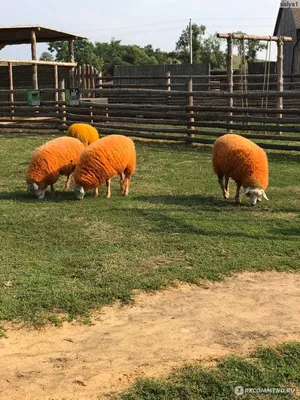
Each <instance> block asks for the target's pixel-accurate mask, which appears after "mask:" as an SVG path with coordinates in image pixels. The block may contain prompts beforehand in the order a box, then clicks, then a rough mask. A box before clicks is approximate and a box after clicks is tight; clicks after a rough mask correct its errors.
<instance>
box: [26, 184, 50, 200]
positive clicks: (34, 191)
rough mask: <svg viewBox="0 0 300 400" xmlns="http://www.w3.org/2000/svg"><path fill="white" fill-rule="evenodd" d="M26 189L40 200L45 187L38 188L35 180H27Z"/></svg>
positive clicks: (43, 194) (43, 195)
mask: <svg viewBox="0 0 300 400" xmlns="http://www.w3.org/2000/svg"><path fill="white" fill-rule="evenodd" d="M27 191H28V192H30V193H32V194H33V195H34V196H35V197H37V198H38V199H39V200H41V199H43V198H44V197H45V192H46V189H42V188H39V187H38V184H37V183H35V182H29V183H27Z"/></svg>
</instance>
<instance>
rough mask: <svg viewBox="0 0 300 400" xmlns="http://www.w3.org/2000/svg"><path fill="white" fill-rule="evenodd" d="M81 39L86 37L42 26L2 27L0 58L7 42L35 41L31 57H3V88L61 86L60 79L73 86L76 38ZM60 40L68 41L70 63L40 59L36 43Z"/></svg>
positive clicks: (0, 80)
mask: <svg viewBox="0 0 300 400" xmlns="http://www.w3.org/2000/svg"><path fill="white" fill-rule="evenodd" d="M77 39H86V38H85V37H83V36H79V35H75V34H71V33H67V32H63V31H58V30H55V29H51V28H46V27H44V26H40V25H31V26H8V27H0V57H1V49H3V48H4V47H5V46H7V45H17V44H31V60H7V59H1V58H0V89H9V90H14V89H20V88H27V89H38V88H39V87H41V86H42V87H52V88H58V87H59V80H60V78H62V80H63V81H66V85H67V86H69V87H70V86H73V84H74V68H75V66H76V63H75V62H74V40H77ZM56 41H67V42H68V47H69V62H55V61H38V60H37V52H36V44H37V43H43V42H56ZM11 100H12V101H13V95H12V99H11Z"/></svg>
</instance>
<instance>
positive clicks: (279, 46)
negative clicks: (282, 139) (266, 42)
mask: <svg viewBox="0 0 300 400" xmlns="http://www.w3.org/2000/svg"><path fill="white" fill-rule="evenodd" d="M277 90H278V91H279V92H282V91H283V40H282V38H281V37H279V40H278V42H277ZM277 108H279V109H282V108H283V98H282V97H278V98H277ZM278 118H282V114H279V115H278ZM278 126H280V124H278ZM277 133H278V134H279V135H282V132H280V131H279V132H277Z"/></svg>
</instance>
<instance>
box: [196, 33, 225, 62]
mask: <svg viewBox="0 0 300 400" xmlns="http://www.w3.org/2000/svg"><path fill="white" fill-rule="evenodd" d="M201 62H202V63H204V64H210V66H211V68H212V69H221V68H223V67H225V65H226V54H225V53H224V51H222V50H221V41H220V39H219V38H218V37H217V35H216V34H214V35H209V36H208V37H207V38H205V39H204V40H203V43H202V46H201Z"/></svg>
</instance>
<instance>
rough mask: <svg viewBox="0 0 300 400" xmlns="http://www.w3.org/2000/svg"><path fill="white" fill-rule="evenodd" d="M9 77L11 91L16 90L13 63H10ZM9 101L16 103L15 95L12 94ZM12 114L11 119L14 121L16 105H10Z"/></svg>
mask: <svg viewBox="0 0 300 400" xmlns="http://www.w3.org/2000/svg"><path fill="white" fill-rule="evenodd" d="M8 76H9V90H14V80H13V65H12V63H11V62H9V63H8ZM9 101H10V102H11V103H14V94H13V93H10V94H9ZM10 113H11V119H14V117H13V114H14V105H13V104H11V105H10Z"/></svg>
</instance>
